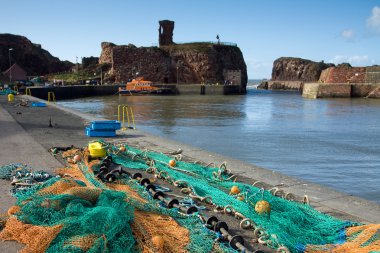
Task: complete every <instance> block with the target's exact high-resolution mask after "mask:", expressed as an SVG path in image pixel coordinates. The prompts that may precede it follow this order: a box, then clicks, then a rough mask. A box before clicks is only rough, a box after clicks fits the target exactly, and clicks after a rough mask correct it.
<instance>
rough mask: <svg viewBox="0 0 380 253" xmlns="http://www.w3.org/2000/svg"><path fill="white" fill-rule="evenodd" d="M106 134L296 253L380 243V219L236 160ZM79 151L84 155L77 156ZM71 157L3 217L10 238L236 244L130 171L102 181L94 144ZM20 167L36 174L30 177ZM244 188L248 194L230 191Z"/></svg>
mask: <svg viewBox="0 0 380 253" xmlns="http://www.w3.org/2000/svg"><path fill="white" fill-rule="evenodd" d="M99 142H101V143H103V146H104V147H105V148H106V149H107V154H108V155H110V156H112V161H113V162H114V163H115V164H118V165H121V166H123V167H125V168H129V169H133V170H137V171H139V170H140V171H145V172H148V173H150V174H151V177H152V178H157V179H160V180H164V181H166V183H168V184H171V185H172V186H173V187H179V188H180V190H181V192H188V195H189V198H190V203H191V204H194V203H195V202H193V200H197V201H198V204H199V203H203V204H204V205H207V206H213V207H214V208H215V209H219V210H220V209H222V210H223V208H224V210H226V209H228V210H234V212H236V213H240V214H241V215H243V216H244V217H245V218H249V219H251V220H252V221H253V223H254V224H255V228H256V229H260V230H261V231H264V232H262V233H263V234H264V235H265V236H261V238H262V239H263V238H264V239H265V243H266V245H267V246H268V247H270V248H273V249H277V248H279V247H281V246H286V247H287V248H288V249H289V250H290V251H291V252H310V253H311V252H321V253H322V252H359V253H361V252H371V251H372V252H376V251H380V248H379V232H378V231H379V229H380V225H376V224H370V225H366V226H359V224H356V223H353V222H350V221H342V220H339V219H336V218H333V217H331V216H328V215H326V214H322V213H320V212H318V211H316V210H314V209H313V208H312V207H310V206H308V205H304V204H301V203H297V202H292V201H288V200H285V199H282V198H279V197H275V196H273V195H272V194H271V193H270V192H268V191H264V190H263V189H260V188H257V187H254V186H252V185H248V184H244V183H239V182H234V181H233V178H234V177H232V176H231V173H230V172H229V171H228V170H227V169H226V167H219V168H218V167H209V166H204V165H201V164H196V163H190V162H185V161H180V157H177V161H176V164H175V166H170V165H169V162H170V161H171V160H173V157H172V156H169V155H166V154H163V153H156V152H151V151H147V150H139V149H136V148H133V147H130V146H126V145H125V146H124V147H125V151H122V152H120V148H119V147H118V146H115V145H111V144H109V143H105V142H103V141H101V140H99ZM75 155H80V156H81V157H82V158H83V159H82V160H81V161H79V162H75V161H74V160H75V159H74V156H75ZM63 158H64V159H65V160H66V161H67V162H68V163H67V167H65V168H59V169H57V174H58V175H59V176H60V177H51V176H50V177H47V176H46V177H42V178H41V179H39V181H37V180H35V181H33V184H32V186H31V187H29V188H28V189H26V190H23V191H18V192H16V193H15V194H14V195H15V196H16V197H17V202H16V205H15V206H12V207H11V208H10V209H9V210H8V214H7V216H6V217H2V218H1V219H0V221H1V222H0V224H1V225H2V227H4V228H3V230H2V231H1V233H0V238H2V239H4V240H16V241H19V242H21V243H24V244H25V245H26V246H25V248H24V249H23V251H22V252H236V251H234V250H233V249H231V248H230V247H228V246H227V245H225V244H222V243H219V242H217V241H218V239H219V237H220V235H218V234H217V233H214V232H213V231H211V230H209V229H207V228H206V227H205V226H204V224H203V222H202V221H201V220H200V219H199V217H198V216H197V214H195V215H185V214H183V213H181V212H179V211H178V209H177V208H172V209H169V208H166V206H165V205H162V203H160V201H157V200H154V199H153V197H152V196H151V195H150V194H149V193H148V191H146V189H145V187H143V186H141V185H140V184H139V183H138V182H137V181H136V180H133V179H131V178H130V175H119V176H118V177H117V179H116V180H115V181H114V182H113V183H109V182H103V181H102V180H100V179H99V178H98V177H96V176H95V174H96V173H99V170H100V167H101V164H100V161H99V160H93V161H89V153H88V151H86V150H85V151H82V150H79V149H75V150H74V149H71V150H68V151H66V152H64V153H63ZM20 171H25V172H27V173H29V174H26V173H24V174H22V173H20V175H21V176H20V175H18V174H17V172H20ZM145 172H144V173H145ZM30 173H32V172H31V171H30V169H29V168H27V167H26V166H23V165H20V164H17V165H8V166H3V167H0V177H2V178H6V179H8V180H13V179H14V177H16V176H19V177H20V178H22V177H26V176H27V175H28V176H29V175H30ZM20 178H19V179H20ZM152 181H153V180H152ZM234 186H235V187H236V186H237V187H238V188H239V190H240V193H239V194H236V195H234V194H231V193H230V190H231V188H232V187H234ZM189 192H190V193H189ZM263 200H265V201H267V202H268V203H269V205H270V210H267V211H266V212H264V213H260V212H258V211H257V210H255V205H256V203H257V202H259V201H263ZM184 202H185V201H183V203H184ZM199 209H200V210H201V211H199V212H200V213H202V209H201V208H199ZM255 231H256V230H255ZM252 234H254V233H252ZM355 250H356V251H355Z"/></svg>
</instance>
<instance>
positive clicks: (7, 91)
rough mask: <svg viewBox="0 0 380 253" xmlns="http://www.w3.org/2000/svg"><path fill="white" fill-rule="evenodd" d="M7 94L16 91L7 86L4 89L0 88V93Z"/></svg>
mask: <svg viewBox="0 0 380 253" xmlns="http://www.w3.org/2000/svg"><path fill="white" fill-rule="evenodd" d="M8 94H13V95H16V94H17V92H16V91H14V90H11V89H9V88H6V89H4V90H0V95H8Z"/></svg>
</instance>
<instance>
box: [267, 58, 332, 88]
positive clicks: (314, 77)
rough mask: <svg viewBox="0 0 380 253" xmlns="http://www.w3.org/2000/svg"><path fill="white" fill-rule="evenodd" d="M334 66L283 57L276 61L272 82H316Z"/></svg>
mask: <svg viewBox="0 0 380 253" xmlns="http://www.w3.org/2000/svg"><path fill="white" fill-rule="evenodd" d="M332 66H334V64H326V63H324V62H323V61H322V62H313V61H310V60H305V59H301V58H293V57H281V58H278V59H277V60H275V61H274V63H273V69H272V81H302V82H316V81H318V80H319V77H320V75H321V72H322V70H324V69H327V68H329V67H332Z"/></svg>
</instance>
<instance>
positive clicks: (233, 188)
mask: <svg viewBox="0 0 380 253" xmlns="http://www.w3.org/2000/svg"><path fill="white" fill-rule="evenodd" d="M239 193H240V189H239V187H237V186H236V185H234V186H232V188H231V191H230V194H232V195H236V194H239Z"/></svg>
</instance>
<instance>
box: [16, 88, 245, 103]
mask: <svg viewBox="0 0 380 253" xmlns="http://www.w3.org/2000/svg"><path fill="white" fill-rule="evenodd" d="M155 86H156V87H160V88H165V89H169V90H170V94H172V95H176V94H178V95H240V94H244V93H245V91H244V90H243V89H242V87H241V86H240V85H201V84H167V85H166V84H157V85H155ZM119 87H125V84H118V85H75V86H74V85H73V86H51V87H38V86H34V87H28V88H26V89H27V90H26V89H23V90H22V92H24V93H25V94H28V93H29V92H30V93H29V95H31V96H33V97H37V98H40V99H45V100H48V94H49V92H54V95H55V98H56V99H57V100H62V99H74V98H80V97H89V96H104V95H114V94H117V93H118V91H119ZM20 91H21V90H20Z"/></svg>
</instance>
